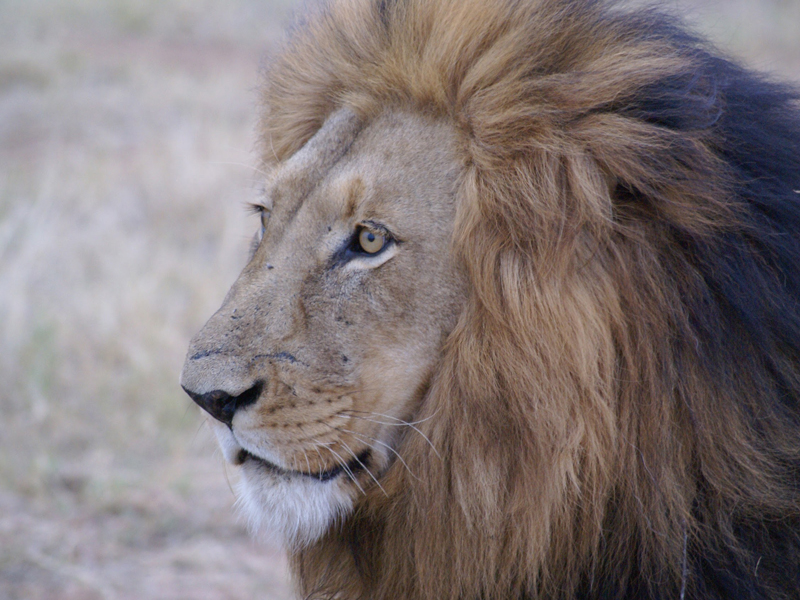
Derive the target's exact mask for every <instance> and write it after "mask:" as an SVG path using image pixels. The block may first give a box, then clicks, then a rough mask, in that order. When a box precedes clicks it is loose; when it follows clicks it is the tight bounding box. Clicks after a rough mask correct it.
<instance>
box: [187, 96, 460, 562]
mask: <svg viewBox="0 0 800 600" xmlns="http://www.w3.org/2000/svg"><path fill="white" fill-rule="evenodd" d="M455 146H456V140H455V133H454V131H453V130H452V129H451V128H450V126H448V125H447V124H445V123H442V122H436V121H432V120H428V119H426V118H423V117H420V116H412V115H410V114H385V115H383V116H381V117H378V118H376V119H374V120H373V121H372V122H371V123H369V124H368V125H366V126H363V125H362V124H361V122H360V121H359V119H358V118H357V117H356V116H355V115H354V114H353V113H351V112H349V111H347V110H344V109H343V110H340V111H339V112H337V113H334V114H333V115H332V116H331V117H330V118H329V119H328V120H327V122H326V123H325V124H324V125H323V127H322V128H321V129H320V130H319V132H318V133H317V134H316V135H315V136H314V137H313V138H312V139H311V140H310V141H309V142H308V143H307V144H306V145H305V146H304V147H303V148H302V149H301V150H300V151H298V152H297V153H296V154H295V155H294V156H293V157H291V158H290V159H289V160H287V161H285V162H284V163H283V164H281V165H280V166H279V167H277V168H276V170H275V172H274V173H273V174H272V177H271V178H270V181H269V182H268V184H267V190H266V193H265V196H264V198H263V201H262V203H261V204H259V206H258V210H259V211H260V212H261V213H262V228H261V232H260V233H259V234H258V235H257V236H256V242H257V245H256V244H254V246H255V250H254V252H253V254H252V257H251V260H250V262H249V264H248V265H247V266H246V267H245V269H244V271H243V272H242V274H241V275H240V276H239V279H238V280H237V281H236V282H235V283H234V285H233V287H232V288H231V290H230V292H229V293H228V295H227V297H226V299H225V301H224V302H223V304H222V307H221V308H220V309H219V310H218V311H217V312H216V314H214V315H213V316H212V317H211V319H210V320H209V321H208V323H207V324H206V325H205V327H203V329H202V330H201V331H200V332H199V333H198V334H197V335H196V336H195V338H194V339H193V340H192V341H191V344H190V346H189V350H188V353H187V358H186V363H185V365H184V369H183V373H182V377H181V383H182V385H183V387H184V389H186V391H187V392H188V393H189V394H190V395H191V396H192V397H193V398H194V399H195V401H196V402H197V403H198V404H200V406H201V407H203V408H204V409H205V410H206V411H207V412H208V413H209V414H210V415H211V416H212V417H214V419H209V422H210V423H211V425H212V427H213V429H214V431H215V433H216V435H217V438H218V440H219V443H220V446H221V448H222V452H223V455H224V457H225V459H226V460H227V461H228V462H229V463H231V464H234V465H239V466H240V467H241V474H242V477H241V484H240V485H241V488H240V494H239V495H240V503H241V504H242V505H243V507H244V509H245V511H246V512H247V513H248V515H249V517H250V519H251V522H252V523H253V525H254V526H255V527H257V528H259V529H267V530H271V531H272V532H274V533H277V534H279V535H280V537H281V538H282V539H283V540H284V542H285V543H286V544H288V545H291V546H302V545H304V544H308V543H310V542H312V541H314V540H316V539H317V538H319V537H320V536H321V535H322V534H323V533H324V532H325V531H326V530H327V529H328V527H329V526H330V525H331V524H332V522H334V521H335V520H336V519H337V518H338V517H342V516H344V515H346V514H347V513H348V512H349V511H350V510H352V507H353V505H354V501H355V500H357V498H358V497H359V495H361V494H362V493H363V492H364V490H366V489H367V488H369V487H371V486H379V485H380V478H381V474H382V473H383V472H385V470H386V469H387V468H388V466H389V465H390V464H391V463H392V462H393V461H394V460H397V458H398V454H397V450H396V448H397V444H398V441H399V440H400V438H401V436H402V434H403V433H404V430H405V429H406V428H405V427H403V425H404V423H407V422H408V421H410V420H411V419H412V416H413V414H414V413H415V410H416V407H417V404H418V403H419V402H420V401H421V399H422V398H423V396H424V393H425V390H426V388H427V385H428V382H429V379H430V377H431V374H432V372H433V370H434V368H435V365H436V363H437V360H438V357H439V355H440V353H441V347H442V344H443V342H444V339H445V337H446V336H447V334H448V332H449V331H450V330H451V329H452V328H453V326H454V324H455V321H456V318H457V315H458V313H459V310H460V307H461V305H462V303H463V302H464V296H465V291H464V290H465V277H464V275H463V274H462V272H461V269H460V268H459V266H458V264H457V261H456V260H455V258H454V257H453V254H452V251H451V237H452V231H453V224H454V220H455V210H456V202H455V200H456V189H457V184H458V179H459V173H460V166H459V163H458V161H457V160H456V148H455Z"/></svg>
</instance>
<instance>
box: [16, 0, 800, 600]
mask: <svg viewBox="0 0 800 600" xmlns="http://www.w3.org/2000/svg"><path fill="white" fill-rule="evenodd" d="M290 4H291V1H290V0H285V1H283V2H282V1H281V0H238V1H236V2H233V1H225V0H203V1H197V0H192V1H191V2H190V1H189V0H169V1H167V0H146V1H141V0H113V1H103V0H47V1H46V0H5V1H4V2H1V3H0V378H1V379H0V380H1V381H2V382H3V386H2V388H1V389H0V406H2V408H3V410H4V427H3V429H2V435H0V598H26V599H29V598H73V599H78V598H137V599H140V598H209V599H213V598H231V599H236V598H256V597H258V598H266V599H280V598H286V597H288V585H287V583H286V579H285V562H284V559H283V558H282V556H281V554H280V553H279V552H277V551H276V550H275V549H274V548H271V547H269V546H268V545H261V546H257V545H255V544H253V543H252V542H250V540H249V538H248V537H247V535H246V533H245V532H244V530H243V528H242V527H241V526H240V525H239V524H237V523H236V521H235V519H234V517H233V516H232V513H231V505H232V503H233V495H232V493H231V492H230V490H229V489H228V485H227V483H226V479H225V470H224V468H223V467H222V462H221V460H220V459H219V457H217V456H216V455H215V450H214V444H213V441H212V440H211V439H210V438H211V436H210V435H209V434H208V430H207V428H205V427H202V419H201V417H200V415H199V413H198V411H197V410H195V409H194V407H192V406H190V403H189V401H188V399H186V398H185V397H184V396H183V394H182V393H181V392H180V389H179V388H178V386H177V378H178V372H179V371H180V366H181V363H182V361H183V353H184V350H185V347H186V344H187V342H188V339H189V337H190V336H191V334H192V333H193V332H194V331H195V330H197V329H198V328H199V326H200V325H201V324H202V323H203V322H204V320H205V319H206V318H207V317H208V316H209V315H210V314H211V313H212V312H213V310H214V309H215V308H216V307H217V305H218V304H219V302H220V301H221V299H222V296H223V295H224V293H225V291H226V290H227V287H228V285H229V284H230V283H231V281H232V280H233V279H234V278H235V276H236V274H237V272H238V270H239V269H240V268H241V266H242V264H243V261H244V257H245V253H246V248H247V245H248V241H249V234H250V232H251V231H253V230H254V229H255V222H254V221H252V220H251V219H250V218H248V217H246V215H245V212H244V211H243V210H241V208H240V207H241V205H242V204H243V203H244V202H245V201H247V200H249V199H252V197H253V196H254V193H255V192H254V189H255V185H256V184H255V182H256V180H257V177H256V176H255V174H254V172H253V170H252V169H251V168H250V167H248V165H250V164H254V162H255V160H254V157H253V156H252V154H251V148H252V145H253V140H252V128H253V120H254V116H255V114H254V113H255V110H254V104H255V97H254V94H253V91H252V90H253V88H254V86H255V84H256V82H257V66H258V61H259V57H261V56H262V55H263V54H264V52H265V51H268V49H269V47H270V45H271V43H272V42H273V40H274V39H275V37H276V35H277V34H278V32H279V30H280V24H281V22H282V21H283V19H284V16H285V14H286V11H287V9H288V8H289V7H290ZM681 5H682V6H687V7H689V11H690V12H689V14H690V16H691V20H692V22H694V23H697V24H698V28H700V29H701V30H703V31H706V32H709V33H710V34H711V35H712V36H713V37H714V38H715V39H717V40H718V41H719V43H720V45H721V46H723V47H725V48H727V49H728V50H729V51H730V52H731V53H732V54H734V55H738V56H744V57H747V60H748V62H749V63H750V64H751V65H754V66H756V67H758V68H763V69H769V70H773V71H776V72H778V73H780V74H781V75H782V76H783V77H790V78H794V79H796V80H800V3H798V2H797V0H763V1H761V2H755V1H754V0H694V1H693V2H689V0H687V1H686V2H681ZM215 457H216V459H215ZM231 476H233V474H231Z"/></svg>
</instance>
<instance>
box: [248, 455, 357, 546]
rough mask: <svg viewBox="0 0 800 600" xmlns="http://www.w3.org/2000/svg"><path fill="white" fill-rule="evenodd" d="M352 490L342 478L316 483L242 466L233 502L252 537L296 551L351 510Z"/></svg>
mask: <svg viewBox="0 0 800 600" xmlns="http://www.w3.org/2000/svg"><path fill="white" fill-rule="evenodd" d="M352 493H353V492H352V490H351V489H349V487H348V486H347V485H346V482H344V481H343V480H342V478H339V479H336V480H333V481H326V482H319V481H315V480H313V479H310V478H305V477H292V476H289V475H278V474H274V473H266V472H264V471H263V470H261V469H259V468H258V467H256V466H252V467H251V466H248V465H245V466H244V467H243V469H242V477H241V479H240V480H239V482H238V484H237V494H236V495H237V498H238V499H237V502H236V505H237V509H238V511H239V512H240V514H241V515H242V516H243V517H244V518H245V519H246V520H247V525H248V529H249V530H250V532H251V533H252V534H253V535H254V536H256V537H261V538H264V539H268V540H270V541H276V542H278V543H280V544H281V545H283V546H284V547H285V548H286V549H288V550H290V551H297V550H300V549H302V548H305V547H307V546H309V545H311V544H313V543H314V542H316V541H317V540H319V539H320V538H321V537H322V536H323V535H324V534H325V532H326V531H328V529H330V528H331V527H332V526H334V525H335V524H336V523H337V522H341V521H342V520H343V519H344V518H345V517H346V516H347V515H348V514H350V513H351V512H352V510H353V498H352V496H351V494H352Z"/></svg>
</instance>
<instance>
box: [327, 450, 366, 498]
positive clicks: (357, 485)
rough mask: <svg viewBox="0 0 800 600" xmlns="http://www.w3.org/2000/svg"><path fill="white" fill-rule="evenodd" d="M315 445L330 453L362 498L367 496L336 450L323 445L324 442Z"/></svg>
mask: <svg viewBox="0 0 800 600" xmlns="http://www.w3.org/2000/svg"><path fill="white" fill-rule="evenodd" d="M317 444H318V445H319V446H321V447H322V448H325V449H326V450H327V451H328V452H330V453H331V454H332V455H333V457H334V459H335V460H336V463H337V464H338V465H339V466H340V467H342V469H344V472H345V473H347V476H348V477H349V478H350V479H352V480H353V483H355V484H356V487H357V488H358V489H359V491H360V492H361V493H362V494H363V495H364V496H366V495H367V493H366V492H365V491H364V488H362V487H361V484H360V483H358V480H357V479H356V476H355V474H354V473H353V471H351V470H350V467H348V466H347V461H346V460H345V459H344V457H343V456H342V455H341V454H339V453H338V452H336V450H334V449H333V448H331V447H330V445H329V444H326V443H324V442H317Z"/></svg>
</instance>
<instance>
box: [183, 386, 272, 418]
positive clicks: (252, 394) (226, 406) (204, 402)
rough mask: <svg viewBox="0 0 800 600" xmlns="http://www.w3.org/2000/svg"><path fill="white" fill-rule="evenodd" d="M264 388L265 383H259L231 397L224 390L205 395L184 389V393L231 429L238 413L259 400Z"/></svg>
mask: <svg viewBox="0 0 800 600" xmlns="http://www.w3.org/2000/svg"><path fill="white" fill-rule="evenodd" d="M181 387H183V386H181ZM263 387H264V382H263V381H257V382H256V383H255V385H254V386H253V387H251V388H250V389H249V390H247V391H244V392H242V393H241V394H239V395H238V396H231V395H230V394H229V393H228V392H224V391H222V390H214V391H213V392H207V393H205V394H196V393H195V392H193V391H191V390H187V389H186V388H185V387H183V391H184V392H186V393H187V394H189V397H190V398H191V399H192V400H194V401H195V402H197V404H198V405H199V406H200V408H202V409H203V410H204V411H206V412H207V413H208V414H210V415H211V416H212V417H214V418H215V419H216V420H217V421H222V422H223V423H225V425H227V426H228V427H230V426H231V424H232V423H233V415H235V414H236V411H237V410H239V409H240V408H244V407H245V406H249V405H251V404H253V403H254V402H255V401H256V400H258V397H259V396H260V395H261V389H262V388H263Z"/></svg>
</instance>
